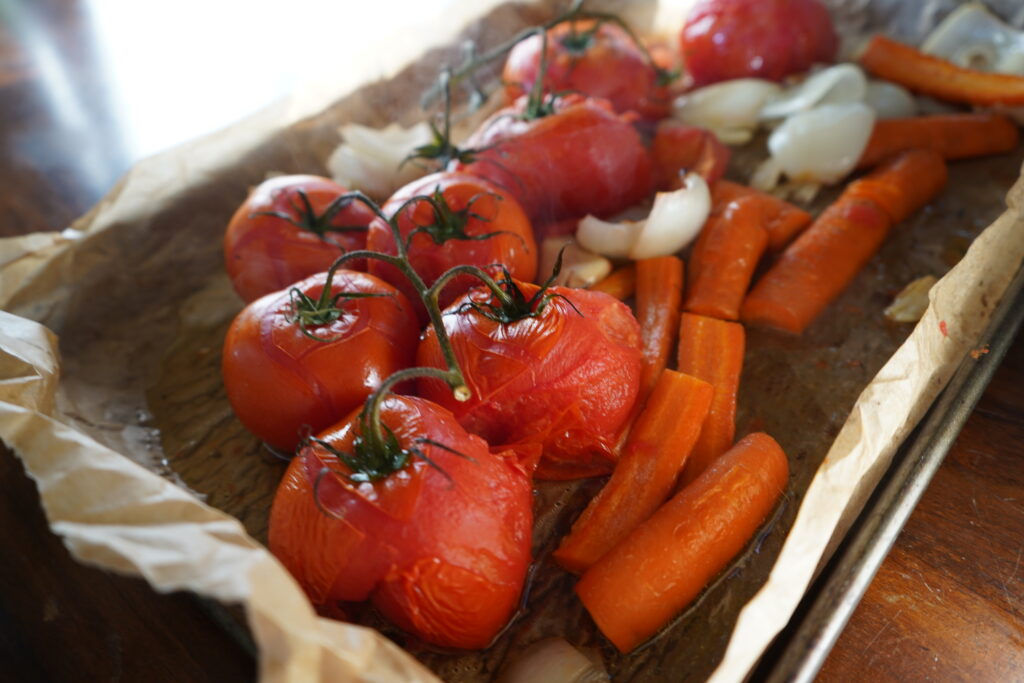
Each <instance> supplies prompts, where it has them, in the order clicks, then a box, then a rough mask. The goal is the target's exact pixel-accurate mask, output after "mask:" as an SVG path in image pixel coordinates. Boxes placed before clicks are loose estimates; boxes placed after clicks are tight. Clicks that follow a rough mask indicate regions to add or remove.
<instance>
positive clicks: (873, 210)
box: [740, 149, 946, 334]
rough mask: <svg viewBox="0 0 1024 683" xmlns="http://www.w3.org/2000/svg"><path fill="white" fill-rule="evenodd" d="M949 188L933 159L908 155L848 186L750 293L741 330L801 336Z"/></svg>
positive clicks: (921, 153) (923, 153)
mask: <svg viewBox="0 0 1024 683" xmlns="http://www.w3.org/2000/svg"><path fill="white" fill-rule="evenodd" d="M945 183H946V164H945V162H944V161H943V160H942V157H941V156H940V155H939V153H938V152H935V151H932V150H924V149H919V150H911V151H909V152H903V153H901V154H899V155H897V156H896V157H893V158H892V159H890V160H889V161H888V162H886V163H885V164H883V165H882V166H880V167H879V168H878V169H877V170H875V171H874V172H873V173H871V174H869V175H868V176H865V177H864V178H862V179H861V180H857V181H855V182H853V183H851V184H850V185H849V186H848V187H847V188H846V190H845V191H844V192H843V194H842V195H840V197H839V199H837V200H836V201H835V203H833V204H832V205H831V206H829V207H828V208H827V209H825V211H824V212H822V214H821V216H819V217H818V219H817V220H816V221H815V222H814V224H813V225H812V226H811V227H810V228H808V229H807V231H806V232H804V233H803V234H802V235H801V236H800V237H799V238H798V239H797V240H796V241H795V242H793V244H791V245H790V246H789V247H788V248H787V249H786V251H785V252H783V254H782V256H781V257H780V258H779V260H778V261H776V262H775V264H774V265H773V266H772V268H771V269H770V270H769V271H768V272H767V273H765V274H764V276H763V277H762V278H761V279H760V280H759V281H758V282H757V284H755V285H754V288H753V290H751V292H750V294H749V295H747V298H746V300H745V301H744V302H743V306H742V308H741V309H740V317H741V318H742V320H743V321H744V322H749V323H753V324H758V325H766V326H769V327H774V328H777V329H780V330H785V331H787V332H792V333H794V334H800V333H801V332H803V330H804V328H806V327H807V326H808V325H809V324H810V323H811V321H813V320H814V319H815V318H816V317H817V316H818V314H819V313H821V311H822V310H823V309H824V308H825V307H826V306H828V304H829V303H831V302H832V300H833V299H835V298H836V297H837V296H839V294H840V293H841V292H842V291H843V290H844V289H845V288H846V286H847V285H848V284H849V283H850V282H851V281H852V280H853V278H854V277H855V276H856V275H857V273H858V272H860V270H861V268H863V267H864V265H865V264H866V263H867V262H868V261H869V260H870V259H871V257H872V256H873V255H874V254H875V252H876V251H878V248H879V247H880V246H881V245H882V242H883V241H884V240H885V237H886V235H888V234H889V229H890V228H891V226H893V225H895V224H896V223H899V222H900V221H902V220H904V219H905V218H906V217H907V216H909V215H910V214H911V213H913V212H914V211H916V210H917V209H919V208H920V207H921V206H923V205H924V204H926V203H927V202H928V201H930V200H931V199H932V198H933V197H934V196H935V195H936V194H938V192H939V191H940V190H941V189H942V187H943V186H944V185H945Z"/></svg>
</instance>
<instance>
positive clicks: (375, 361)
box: [221, 270, 419, 452]
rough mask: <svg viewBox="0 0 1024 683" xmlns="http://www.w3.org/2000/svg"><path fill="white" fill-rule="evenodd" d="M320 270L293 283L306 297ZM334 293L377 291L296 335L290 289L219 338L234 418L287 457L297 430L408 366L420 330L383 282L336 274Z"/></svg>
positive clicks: (321, 278)
mask: <svg viewBox="0 0 1024 683" xmlns="http://www.w3.org/2000/svg"><path fill="white" fill-rule="evenodd" d="M326 278H327V274H326V273H320V274H317V275H314V276H312V277H309V278H307V279H305V280H302V281H301V282H298V283H296V284H295V285H294V287H295V288H297V289H299V290H301V291H303V292H305V293H306V294H307V295H308V296H310V297H311V298H316V297H318V296H319V295H320V293H321V292H322V291H323V288H324V284H325V281H326ZM332 290H333V291H334V292H341V291H345V292H361V293H368V294H377V295H380V296H375V297H372V298H363V299H351V300H347V301H345V302H344V303H342V304H341V305H340V308H341V311H342V312H341V315H340V316H339V317H338V318H337V320H334V321H332V322H330V323H328V324H324V325H319V326H316V327H313V328H309V331H310V332H311V333H312V334H314V335H315V336H317V337H320V338H322V339H329V340H330V341H327V342H324V341H317V340H315V339H311V338H310V337H308V336H306V335H305V334H303V332H302V330H301V329H300V327H299V326H298V325H297V324H296V323H295V322H293V320H292V319H291V317H292V311H293V302H292V297H291V294H290V291H291V288H288V289H283V290H281V291H278V292H275V293H273V294H268V295H266V296H264V297H262V298H260V299H257V300H256V301H254V302H253V303H251V304H249V305H248V306H246V307H245V308H244V309H242V311H241V312H240V313H239V314H238V315H237V316H236V317H235V319H234V320H233V321H232V323H231V326H230V327H229V328H228V332H227V336H226V337H225V340H224V351H223V355H222V358H221V373H222V376H223V378H224V388H225V390H226V392H227V397H228V401H229V402H230V403H231V407H232V409H233V410H234V412H235V415H236V416H237V417H238V419H239V421H241V422H242V424H243V425H245V427H246V428H247V429H249V431H251V432H252V433H253V434H255V435H256V436H258V437H259V438H260V439H261V440H262V441H264V442H266V443H267V444H268V445H270V446H271V447H273V448H275V449H278V450H280V451H284V452H291V451H292V450H293V449H294V448H295V446H296V445H297V444H298V443H299V440H300V435H301V433H302V432H303V431H304V430H307V429H312V430H313V431H314V432H316V431H319V430H321V429H324V428H325V427H327V426H329V425H331V424H333V423H334V422H336V421H337V420H339V419H341V418H342V417H343V416H345V415H347V414H348V413H349V412H350V411H351V410H352V409H353V408H356V407H358V406H360V405H362V403H363V401H364V400H365V399H366V397H367V396H368V395H369V394H370V393H371V392H372V391H373V390H374V389H376V388H377V387H378V386H380V384H381V383H382V382H383V381H384V380H385V379H386V378H387V377H388V376H389V375H391V374H393V373H394V372H396V371H398V370H401V369H402V368H406V367H408V366H409V365H411V364H412V361H413V357H414V353H415V348H416V340H417V338H418V337H419V325H418V324H417V322H416V316H415V314H414V313H413V309H412V306H411V305H410V304H409V301H408V300H407V299H406V298H405V295H404V294H402V293H401V292H399V291H398V290H396V289H395V288H394V287H392V286H391V285H389V284H387V283H386V282H384V281H382V280H380V279H378V278H376V277H374V276H372V275H369V274H367V273H361V272H356V271H347V270H339V271H337V272H336V273H335V276H334V281H333V283H332Z"/></svg>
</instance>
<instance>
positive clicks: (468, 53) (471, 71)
mask: <svg viewBox="0 0 1024 683" xmlns="http://www.w3.org/2000/svg"><path fill="white" fill-rule="evenodd" d="M584 19H592V20H594V21H595V23H597V24H598V25H599V24H601V23H604V22H609V23H613V24H615V25H617V26H619V27H621V28H622V29H623V30H624V31H625V32H626V33H627V34H628V35H629V37H630V38H631V39H632V41H633V43H634V44H635V45H636V46H637V48H638V49H639V50H640V52H641V54H642V55H643V57H644V60H645V61H646V62H647V63H648V65H650V67H651V68H652V69H654V73H655V74H656V77H657V83H658V85H659V86H665V85H668V84H669V83H671V82H673V81H674V80H676V79H677V78H678V77H679V75H680V72H679V71H678V70H668V69H664V68H662V67H661V66H659V65H658V64H657V62H656V61H655V60H654V58H653V57H652V56H651V53H650V51H649V50H648V49H647V47H646V46H645V45H644V44H643V42H642V41H641V40H640V38H639V37H638V36H637V35H636V33H634V32H633V29H631V28H630V27H629V25H628V24H627V23H626V22H625V21H623V20H622V18H621V17H619V16H617V15H615V14H611V13H608V12H594V11H590V10H586V9H583V0H573V2H572V4H571V5H570V6H569V9H567V10H566V11H565V13H563V14H560V15H558V16H556V17H553V18H552V19H549V20H548V21H546V22H544V23H543V24H541V25H539V26H535V27H533V28H528V29H525V30H523V31H520V32H519V33H517V34H516V35H514V36H513V37H512V38H510V39H509V40H507V41H505V42H504V43H501V44H499V45H497V46H495V47H494V48H492V49H491V50H489V51H487V52H484V53H482V54H479V53H477V51H476V49H475V48H474V46H473V45H472V43H470V44H469V45H468V46H467V48H466V50H465V57H464V58H463V61H462V63H461V64H460V65H459V66H458V67H457V68H455V69H446V70H445V71H444V72H443V73H442V78H439V79H438V82H437V83H435V84H434V85H433V86H432V87H431V88H430V89H429V90H427V92H426V93H424V95H423V98H422V100H421V104H422V105H423V107H424V108H426V107H428V106H429V105H430V104H431V103H432V102H434V101H435V100H436V99H437V97H438V96H439V95H440V94H441V93H443V92H446V91H447V89H448V88H449V87H450V86H452V85H458V84H460V83H462V82H464V81H466V82H468V84H469V85H470V87H471V90H472V94H471V96H470V107H469V108H470V111H473V110H475V109H477V108H479V106H480V105H481V104H483V102H485V101H486V99H487V95H486V93H485V92H483V89H482V88H481V87H480V84H479V83H478V82H477V81H476V80H475V75H476V72H477V70H478V69H480V68H481V67H483V66H486V65H488V64H490V63H491V62H494V61H495V60H498V59H501V58H503V57H505V56H507V55H508V53H509V52H510V51H511V50H512V48H514V47H515V46H516V45H518V44H519V43H521V42H523V41H524V40H526V39H527V38H529V37H531V36H534V35H537V34H538V33H541V34H542V35H543V34H544V33H546V31H547V29H550V28H553V27H555V26H557V25H558V24H561V23H564V22H567V21H577V20H584ZM594 30H595V31H596V30H597V29H596V27H595V29H594ZM585 33H587V32H581V33H580V34H578V35H579V41H578V42H576V41H574V44H573V47H570V45H568V44H566V47H567V48H569V49H570V51H572V52H577V51H578V52H579V53H582V52H585V51H586V48H587V47H589V44H590V39H591V38H592V37H593V33H592V32H591V33H590V35H584V34H585ZM542 40H545V41H546V38H542ZM546 52H547V44H546V42H545V43H544V44H543V47H542V51H541V64H540V70H539V72H538V76H537V81H538V82H541V83H542V84H543V81H544V73H545V68H546V67H545V65H544V61H545V58H546ZM445 74H447V75H445ZM548 113H550V112H548ZM534 118H540V116H534Z"/></svg>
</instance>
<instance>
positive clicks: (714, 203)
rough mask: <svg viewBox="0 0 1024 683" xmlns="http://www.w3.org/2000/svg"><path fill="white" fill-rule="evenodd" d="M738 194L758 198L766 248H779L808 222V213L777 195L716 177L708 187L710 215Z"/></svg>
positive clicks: (726, 204)
mask: <svg viewBox="0 0 1024 683" xmlns="http://www.w3.org/2000/svg"><path fill="white" fill-rule="evenodd" d="M740 197H759V198H760V199H761V201H762V205H763V211H764V229H765V230H766V231H767V232H768V248H769V249H781V248H782V247H784V246H786V245H787V244H789V242H790V241H791V240H792V239H793V238H794V237H796V236H797V235H798V234H799V233H800V231H801V230H803V229H804V228H806V227H807V226H808V225H810V224H811V214H809V213H807V212H806V211H804V210H803V209H801V208H799V207H797V206H794V205H792V204H790V203H789V202H787V201H784V200H782V199H779V198H778V197H773V196H772V195H770V194H767V193H765V192H761V191H759V190H755V189H754V188H752V187H747V186H746V185H740V184H739V183H734V182H731V181H729V180H719V181H718V182H716V183H715V184H714V185H713V186H712V187H711V214H712V215H713V216H714V215H716V214H720V213H722V212H723V211H725V209H726V207H727V206H728V205H729V204H730V203H731V202H733V201H735V200H737V199H739V198H740Z"/></svg>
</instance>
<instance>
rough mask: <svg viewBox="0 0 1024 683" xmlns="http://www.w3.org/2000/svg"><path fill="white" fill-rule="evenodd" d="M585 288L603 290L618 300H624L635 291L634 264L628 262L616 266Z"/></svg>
mask: <svg viewBox="0 0 1024 683" xmlns="http://www.w3.org/2000/svg"><path fill="white" fill-rule="evenodd" d="M587 289H593V290H596V291H598V292H604V293H605V294H607V295H609V296H613V297H615V298H616V299H618V300H619V301H625V300H626V299H628V298H629V297H631V296H633V293H634V292H635V291H636V266H635V265H634V264H632V263H630V264H629V265H625V266H622V267H621V268H616V269H615V270H613V271H612V272H611V273H609V274H608V275H607V277H605V278H604V279H603V280H600V281H599V282H595V283H594V284H592V285H590V287H587Z"/></svg>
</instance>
